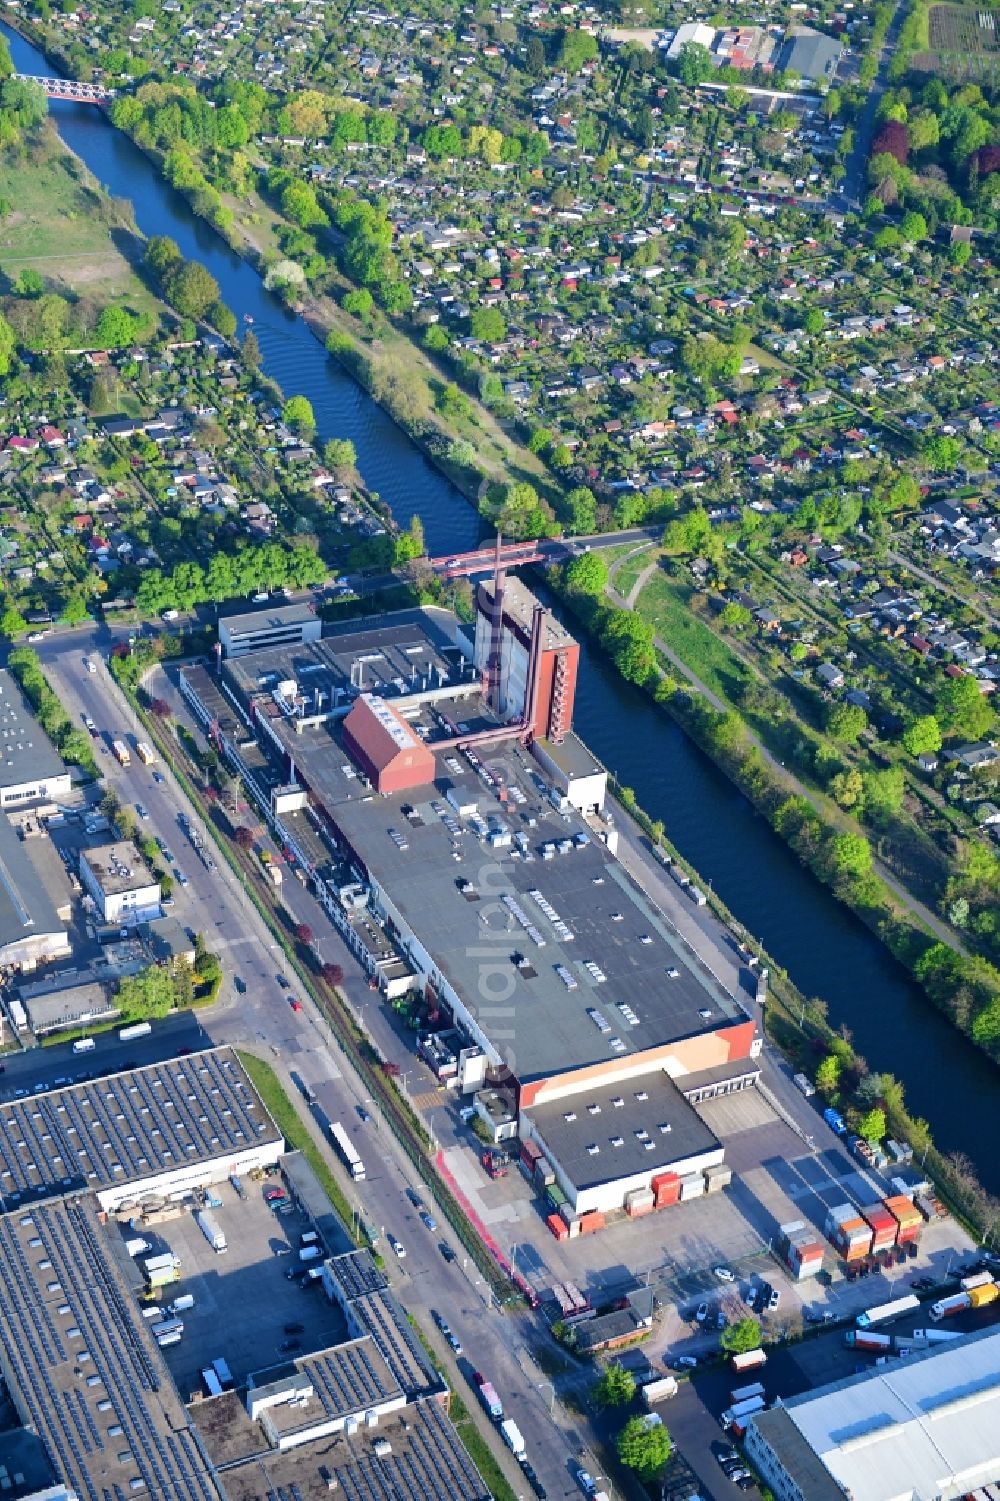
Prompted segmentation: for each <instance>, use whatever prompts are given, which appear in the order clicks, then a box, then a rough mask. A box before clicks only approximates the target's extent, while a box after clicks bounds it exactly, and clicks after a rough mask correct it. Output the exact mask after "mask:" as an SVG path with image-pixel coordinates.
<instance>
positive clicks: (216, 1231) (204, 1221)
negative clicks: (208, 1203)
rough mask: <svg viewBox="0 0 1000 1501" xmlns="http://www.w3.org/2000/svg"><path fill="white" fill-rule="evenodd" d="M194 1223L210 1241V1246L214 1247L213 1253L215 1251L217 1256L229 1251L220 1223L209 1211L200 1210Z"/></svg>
mask: <svg viewBox="0 0 1000 1501" xmlns="http://www.w3.org/2000/svg"><path fill="white" fill-rule="evenodd" d="M194 1222H195V1224H196V1225H197V1226H198V1229H199V1230H200V1231H201V1233H202V1235H203V1236H204V1237H205V1239H206V1240H207V1241H208V1243H209V1245H210V1246H211V1247H212V1250H213V1251H215V1252H216V1253H217V1254H221V1253H222V1252H223V1251H228V1249H229V1246H228V1244H227V1241H226V1237H225V1235H224V1233H223V1231H222V1227H221V1226H220V1225H219V1222H218V1220H216V1218H215V1216H214V1215H211V1214H209V1212H208V1210H207V1209H199V1210H198V1212H197V1214H196V1215H195V1217H194Z"/></svg>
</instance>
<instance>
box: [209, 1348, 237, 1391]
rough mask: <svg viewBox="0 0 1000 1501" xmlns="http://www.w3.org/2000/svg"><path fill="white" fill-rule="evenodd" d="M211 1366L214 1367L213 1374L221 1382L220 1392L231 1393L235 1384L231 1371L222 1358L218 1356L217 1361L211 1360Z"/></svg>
mask: <svg viewBox="0 0 1000 1501" xmlns="http://www.w3.org/2000/svg"><path fill="white" fill-rule="evenodd" d="M212 1365H213V1366H214V1367H215V1374H216V1375H217V1376H218V1378H219V1380H220V1381H221V1382H222V1390H223V1391H224V1392H228V1391H231V1390H232V1388H233V1386H235V1384H236V1383H235V1382H234V1381H233V1373H232V1371H230V1369H229V1367H228V1365H227V1364H226V1362H225V1361H224V1360H223V1359H222V1356H221V1355H220V1356H219V1359H218V1360H213V1361H212Z"/></svg>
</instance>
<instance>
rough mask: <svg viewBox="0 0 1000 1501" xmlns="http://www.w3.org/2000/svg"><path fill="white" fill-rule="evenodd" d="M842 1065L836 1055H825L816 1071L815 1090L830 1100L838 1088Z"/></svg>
mask: <svg viewBox="0 0 1000 1501" xmlns="http://www.w3.org/2000/svg"><path fill="white" fill-rule="evenodd" d="M841 1069H842V1064H841V1062H840V1059H839V1058H838V1057H837V1055H836V1053H827V1055H826V1057H825V1058H824V1059H823V1060H822V1061H821V1062H820V1064H819V1066H818V1068H817V1069H816V1088H817V1089H818V1090H819V1092H820V1094H825V1095H826V1096H827V1098H828V1099H829V1098H831V1097H832V1096H833V1095H835V1094H836V1093H837V1090H838V1089H839V1088H840V1074H841Z"/></svg>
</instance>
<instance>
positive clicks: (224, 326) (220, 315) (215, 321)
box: [205, 300, 236, 339]
mask: <svg viewBox="0 0 1000 1501" xmlns="http://www.w3.org/2000/svg"><path fill="white" fill-rule="evenodd" d="M205 317H206V319H207V320H208V322H209V323H210V324H211V325H212V327H213V328H214V329H217V330H218V332H219V333H220V334H221V335H222V337H223V338H224V339H231V338H232V337H233V335H234V334H235V332H236V314H235V313H234V312H233V310H232V308H231V307H227V305H226V304H225V303H224V302H221V301H218V300H216V301H215V302H213V303H210V304H209V306H208V307H207V308H206V309H205Z"/></svg>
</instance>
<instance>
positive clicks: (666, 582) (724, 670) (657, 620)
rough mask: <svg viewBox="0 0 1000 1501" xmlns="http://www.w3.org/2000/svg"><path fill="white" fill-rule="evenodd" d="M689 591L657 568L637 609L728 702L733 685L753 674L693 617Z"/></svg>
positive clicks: (671, 646)
mask: <svg viewBox="0 0 1000 1501" xmlns="http://www.w3.org/2000/svg"><path fill="white" fill-rule="evenodd" d="M689 592H690V591H689V590H687V589H686V588H684V587H683V586H682V585H680V584H676V583H674V581H673V580H672V579H670V578H669V577H668V576H667V574H665V573H664V572H663V570H662V569H661V568H658V569H657V570H656V572H655V573H654V574H653V576H652V577H651V578H650V579H649V581H648V583H647V584H646V586H645V588H644V589H643V590H642V593H641V594H640V595H639V598H638V600H637V601H636V609H637V610H638V612H639V614H640V615H642V616H643V617H644V619H646V620H648V621H649V622H650V623H651V625H652V626H653V628H654V630H655V631H656V633H657V635H658V636H662V638H663V640H664V641H665V642H666V644H667V646H669V647H670V648H671V650H673V651H675V652H676V653H677V655H678V656H679V657H680V658H681V659H682V660H683V661H684V662H686V663H687V665H688V666H689V667H690V668H691V670H692V672H694V673H696V674H697V675H698V677H699V678H700V679H701V680H702V682H703V683H704V684H705V686H706V687H708V688H711V689H712V691H713V693H717V694H718V695H719V697H720V698H724V699H727V700H728V699H729V698H730V697H731V695H732V692H733V687H734V685H735V684H737V683H740V682H747V681H749V680H750V678H751V676H752V675H751V673H750V672H749V670H748V669H747V668H746V667H745V666H744V665H743V663H742V662H741V661H740V660H739V658H738V657H737V656H736V655H735V654H734V653H733V652H732V651H731V650H730V649H729V647H728V646H727V645H726V643H725V641H723V640H722V639H721V638H720V637H719V636H717V635H716V634H715V632H714V631H713V630H712V629H711V628H710V627H709V626H707V625H706V624H705V623H704V621H702V620H699V619H698V617H697V616H696V615H694V614H692V612H691V608H690V606H689V604H688V596H689Z"/></svg>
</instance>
